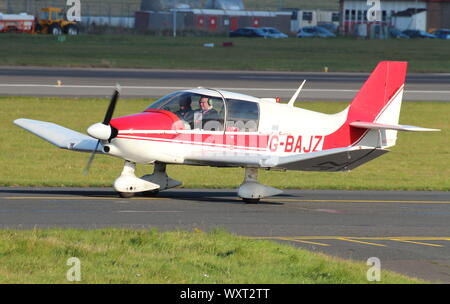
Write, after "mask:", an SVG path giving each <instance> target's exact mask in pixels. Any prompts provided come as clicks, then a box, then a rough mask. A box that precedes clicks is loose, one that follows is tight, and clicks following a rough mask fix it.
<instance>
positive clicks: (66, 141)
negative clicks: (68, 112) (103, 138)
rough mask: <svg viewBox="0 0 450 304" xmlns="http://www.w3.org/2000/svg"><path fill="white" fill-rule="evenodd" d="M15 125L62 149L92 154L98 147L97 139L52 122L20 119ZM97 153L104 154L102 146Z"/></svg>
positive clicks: (15, 121)
mask: <svg viewBox="0 0 450 304" xmlns="http://www.w3.org/2000/svg"><path fill="white" fill-rule="evenodd" d="M14 124H16V125H17V126H19V127H21V128H23V129H25V130H27V131H29V132H31V133H33V134H34V135H36V136H39V137H40V138H42V139H44V140H46V141H48V142H49V143H51V144H53V145H55V146H57V147H59V148H62V149H67V150H72V151H79V152H92V151H93V150H94V149H95V147H96V145H97V139H94V138H92V137H90V136H87V135H85V134H82V133H79V132H76V131H74V130H71V129H67V128H64V127H61V126H60V125H57V124H54V123H51V122H45V121H39V120H32V119H25V118H20V119H16V120H14ZM97 152H98V153H103V151H102V147H101V146H100V147H98V149H97Z"/></svg>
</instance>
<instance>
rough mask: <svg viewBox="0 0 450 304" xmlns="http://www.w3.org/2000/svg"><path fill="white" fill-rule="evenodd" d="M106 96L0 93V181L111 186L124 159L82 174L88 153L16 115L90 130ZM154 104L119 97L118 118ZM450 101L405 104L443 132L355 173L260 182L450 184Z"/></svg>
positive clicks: (228, 182) (175, 169)
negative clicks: (31, 129) (22, 123)
mask: <svg viewBox="0 0 450 304" xmlns="http://www.w3.org/2000/svg"><path fill="white" fill-rule="evenodd" d="M108 102H109V101H108V100H107V99H59V98H34V97H0V104H1V109H0V127H1V130H2V132H3V134H7V136H5V137H4V139H3V140H2V141H0V151H1V152H0V161H1V163H2V164H3V166H2V170H0V185H3V186H38V185H39V186H108V187H109V186H111V185H112V183H113V181H114V179H115V178H116V177H117V176H118V175H119V174H120V172H121V170H122V167H123V161H121V160H119V159H116V158H112V157H108V156H104V155H98V156H97V157H96V160H95V162H94V164H93V166H92V168H91V171H90V175H89V176H84V175H83V174H82V171H83V168H84V166H85V164H86V162H87V159H88V157H89V155H88V154H86V153H76V152H70V151H66V150H59V149H57V148H55V147H54V146H52V145H50V144H49V143H47V142H45V141H43V140H41V139H39V138H37V137H36V136H34V135H32V134H30V133H28V132H26V131H24V130H22V129H20V128H18V127H16V126H15V125H13V123H12V121H13V120H14V119H16V118H31V119H37V120H43V121H51V122H55V123H58V124H60V125H63V126H66V127H68V128H71V129H74V130H77V131H80V132H83V133H85V130H86V128H87V127H88V126H90V125H91V124H92V123H94V122H98V121H101V120H102V119H103V115H104V113H105V111H106V108H107V106H108ZM149 103H150V101H148V100H143V99H122V100H120V102H119V104H118V106H117V111H116V114H115V116H122V115H126V114H131V113H136V112H140V111H142V110H143V109H144V108H145V107H146V106H147V105H148V104H149ZM301 105H302V107H306V108H309V109H312V110H316V111H320V112H326V113H336V112H338V111H340V110H343V109H344V108H345V107H346V105H347V104H346V103H325V102H323V103H321V102H310V103H308V102H302V104H301ZM449 116H450V104H448V103H431V102H427V103H421V102H409V103H404V104H403V108H402V114H401V118H400V123H403V124H411V125H418V126H424V127H431V128H440V129H442V132H431V133H413V132H403V133H400V134H399V139H398V141H397V146H395V147H394V148H393V149H392V152H391V153H388V154H387V155H384V156H382V157H380V158H378V159H376V160H374V161H372V162H369V163H368V164H365V165H364V166H362V167H359V168H357V169H355V170H354V171H352V172H337V173H320V172H297V171H288V172H271V171H261V174H260V181H261V182H262V183H265V184H268V185H271V186H273V187H277V188H295V189H378V190H444V191H448V190H449V189H450V165H449V155H450V144H449V143H450V142H449V138H450V136H449V135H450V134H449V130H450V121H449V119H448V117H449ZM151 170H152V168H151V166H143V165H140V166H138V172H137V174H141V175H144V174H147V173H149V172H150V171H151ZM168 172H169V174H170V175H171V176H172V177H174V178H175V179H178V180H180V181H183V183H184V187H187V188H196V187H198V188H203V187H207V188H236V187H238V186H239V184H240V183H241V182H242V179H243V170H242V169H239V168H237V169H223V168H210V167H189V166H178V165H171V166H169V167H168Z"/></svg>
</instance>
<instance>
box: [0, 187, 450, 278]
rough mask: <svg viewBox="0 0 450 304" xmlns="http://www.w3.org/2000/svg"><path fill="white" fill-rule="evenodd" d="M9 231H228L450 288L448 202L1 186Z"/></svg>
mask: <svg viewBox="0 0 450 304" xmlns="http://www.w3.org/2000/svg"><path fill="white" fill-rule="evenodd" d="M0 227H1V228H18V229H31V228H35V227H37V228H44V227H73V228H84V229H92V228H101V227H130V228H148V227H158V228H159V229H160V230H171V229H176V228H180V229H187V230H193V229H194V228H198V229H203V230H209V229H212V228H214V227H223V228H225V229H226V230H228V231H230V232H232V233H235V234H239V235H243V236H247V237H249V238H257V239H271V240H275V241H280V242H287V243H290V244H292V245H295V246H298V247H302V248H306V249H308V250H312V251H319V252H324V253H326V254H330V255H334V256H339V257H342V258H345V259H353V260H358V261H362V262H366V261H367V259H369V258H370V257H377V258H379V259H380V261H381V268H382V270H383V269H390V270H394V271H397V272H400V273H404V274H407V275H410V276H415V277H419V278H422V279H427V280H432V281H440V282H445V283H450V194H449V193H448V192H431V191H430V192H415V191H399V192H397V191H301V190H286V191H285V193H284V194H282V195H279V196H276V197H272V198H268V199H265V200H263V201H262V202H261V203H260V204H250V205H248V204H244V203H243V202H242V201H240V200H239V199H238V198H237V197H236V192H235V190H205V189H175V190H168V191H163V192H161V193H160V195H159V196H158V197H153V198H145V197H135V198H132V199H121V198H118V197H117V196H116V194H115V193H114V192H113V190H112V189H110V188H0Z"/></svg>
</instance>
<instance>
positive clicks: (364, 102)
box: [324, 61, 407, 149]
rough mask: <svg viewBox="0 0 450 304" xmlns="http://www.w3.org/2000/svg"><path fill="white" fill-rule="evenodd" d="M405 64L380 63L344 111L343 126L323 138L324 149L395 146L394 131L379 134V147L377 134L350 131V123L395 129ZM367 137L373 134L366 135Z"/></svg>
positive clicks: (357, 130)
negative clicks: (388, 126) (372, 124)
mask: <svg viewBox="0 0 450 304" xmlns="http://www.w3.org/2000/svg"><path fill="white" fill-rule="evenodd" d="M406 68H407V62H396V61H382V62H380V63H379V64H378V65H377V67H376V68H375V70H374V71H373V72H372V74H371V75H370V76H369V78H368V79H367V81H366V82H365V83H364V85H363V87H362V88H361V90H360V91H359V92H358V93H357V95H356V96H355V98H354V99H353V101H352V103H351V104H350V107H349V109H348V115H347V120H346V122H345V123H344V125H343V126H342V127H341V128H340V129H338V130H337V131H336V132H334V133H333V134H330V135H328V136H327V138H326V139H325V142H324V149H327V148H337V147H347V146H351V145H357V144H358V145H366V146H374V147H386V146H392V145H394V144H395V140H396V138H397V131H391V130H387V131H383V132H384V138H383V140H382V141H383V143H384V144H380V139H379V137H380V136H379V133H378V132H379V131H377V130H375V131H367V129H363V128H359V127H353V126H351V125H350V124H351V123H353V122H358V121H359V122H368V123H383V124H389V125H397V124H398V121H399V116H400V107H401V103H402V97H403V88H404V83H405V78H406ZM367 133H374V134H370V136H367V135H369V134H367Z"/></svg>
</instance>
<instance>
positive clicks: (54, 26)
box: [35, 7, 79, 35]
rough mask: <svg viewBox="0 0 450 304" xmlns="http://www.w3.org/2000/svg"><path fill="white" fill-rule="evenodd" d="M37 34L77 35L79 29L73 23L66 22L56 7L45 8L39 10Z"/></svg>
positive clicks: (63, 15)
mask: <svg viewBox="0 0 450 304" xmlns="http://www.w3.org/2000/svg"><path fill="white" fill-rule="evenodd" d="M35 31H36V32H37V33H43V34H52V35H62V34H63V33H64V34H68V35H78V33H79V28H78V24H77V22H75V21H68V20H67V19H66V17H65V14H63V13H62V10H61V9H60V8H57V7H46V8H43V9H41V14H40V15H39V21H37V23H36V28H35Z"/></svg>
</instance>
